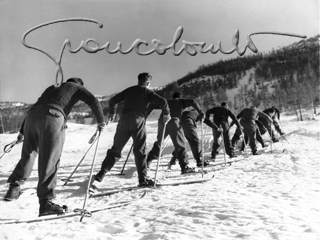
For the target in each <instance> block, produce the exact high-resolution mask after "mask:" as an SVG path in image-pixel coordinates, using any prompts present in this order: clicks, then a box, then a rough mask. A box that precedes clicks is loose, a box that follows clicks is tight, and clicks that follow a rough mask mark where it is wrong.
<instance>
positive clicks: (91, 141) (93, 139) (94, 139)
mask: <svg viewBox="0 0 320 240" xmlns="http://www.w3.org/2000/svg"><path fill="white" fill-rule="evenodd" d="M96 135H97V132H95V134H94V135H93V136H92V137H91V138H90V140H89V142H88V143H91V145H90V147H89V149H88V150H87V152H86V153H85V154H84V156H83V157H82V158H81V160H80V162H79V163H78V165H77V166H76V167H75V169H74V170H73V172H72V173H71V174H70V176H69V177H68V178H66V179H65V178H64V179H61V180H62V181H64V182H65V184H63V186H66V185H67V184H68V182H72V181H73V180H70V179H71V178H72V176H73V174H74V173H75V172H76V171H77V169H78V167H79V166H80V164H81V163H82V161H83V160H84V159H85V157H86V155H87V153H88V152H89V151H90V149H91V147H92V146H93V144H94V143H95V141H96V140H97V138H96Z"/></svg>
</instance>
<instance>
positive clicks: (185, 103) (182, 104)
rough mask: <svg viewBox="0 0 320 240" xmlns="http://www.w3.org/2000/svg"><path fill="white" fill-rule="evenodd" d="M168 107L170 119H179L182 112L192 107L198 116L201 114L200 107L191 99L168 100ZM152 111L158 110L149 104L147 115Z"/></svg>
mask: <svg viewBox="0 0 320 240" xmlns="http://www.w3.org/2000/svg"><path fill="white" fill-rule="evenodd" d="M167 101H168V105H169V108H170V116H171V118H178V119H181V116H182V112H183V110H185V109H186V108H188V107H193V108H194V109H195V110H196V111H197V112H198V113H199V114H203V112H202V109H201V107H200V105H199V104H198V103H197V102H196V101H195V100H193V99H183V98H176V99H169V100H167ZM154 109H159V108H158V107H157V106H156V105H155V104H150V105H149V106H148V110H147V112H148V114H150V113H151V112H152V110H154ZM162 116H163V113H161V115H160V117H159V119H162Z"/></svg>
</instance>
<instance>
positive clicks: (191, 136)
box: [169, 109, 209, 168]
mask: <svg viewBox="0 0 320 240" xmlns="http://www.w3.org/2000/svg"><path fill="white" fill-rule="evenodd" d="M203 117H204V114H203V113H202V114H199V113H198V112H197V111H195V110H194V109H191V110H186V111H184V112H183V113H182V115H181V119H180V121H181V126H182V129H183V132H184V135H185V137H186V139H187V141H188V143H189V145H190V148H191V152H192V154H193V158H194V159H195V160H196V161H197V166H198V167H200V166H202V160H201V154H202V152H201V148H200V140H199V136H198V132H197V122H199V121H202V119H203ZM172 155H173V156H172V158H171V160H170V162H169V168H170V167H171V165H175V164H176V159H177V157H176V155H175V152H173V153H172ZM207 165H209V162H208V161H204V166H207Z"/></svg>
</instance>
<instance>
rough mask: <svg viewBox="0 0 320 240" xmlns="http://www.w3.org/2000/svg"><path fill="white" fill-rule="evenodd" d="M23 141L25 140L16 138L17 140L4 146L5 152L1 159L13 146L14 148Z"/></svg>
mask: <svg viewBox="0 0 320 240" xmlns="http://www.w3.org/2000/svg"><path fill="white" fill-rule="evenodd" d="M22 141H23V140H18V139H17V140H15V141H13V142H11V143H9V144H7V145H5V146H4V148H3V154H2V155H1V157H0V159H1V158H2V157H3V156H4V155H5V154H6V153H9V152H11V150H12V148H13V147H14V146H15V145H16V144H18V143H21V142H22Z"/></svg>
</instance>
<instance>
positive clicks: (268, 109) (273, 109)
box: [263, 107, 280, 120]
mask: <svg viewBox="0 0 320 240" xmlns="http://www.w3.org/2000/svg"><path fill="white" fill-rule="evenodd" d="M263 112H264V113H265V114H267V115H268V116H269V117H271V114H272V113H274V112H275V113H276V114H275V115H274V116H273V117H272V118H277V119H278V120H280V111H279V109H277V108H275V107H271V108H267V109H265V110H263Z"/></svg>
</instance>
